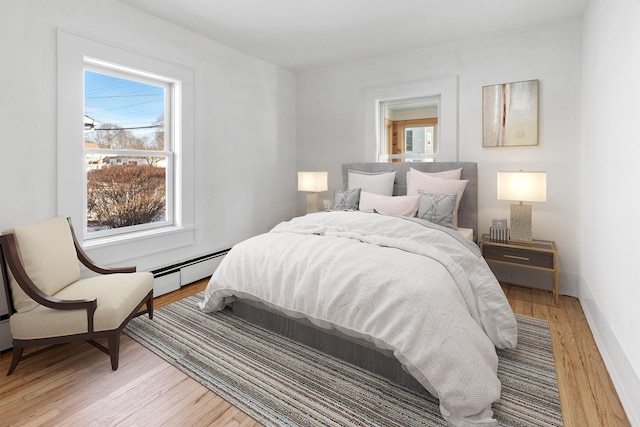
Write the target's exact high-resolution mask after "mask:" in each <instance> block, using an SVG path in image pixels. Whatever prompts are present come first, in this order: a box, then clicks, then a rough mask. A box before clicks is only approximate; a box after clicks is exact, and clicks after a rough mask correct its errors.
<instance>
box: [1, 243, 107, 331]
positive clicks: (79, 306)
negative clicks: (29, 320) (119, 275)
mask: <svg viewBox="0 0 640 427" xmlns="http://www.w3.org/2000/svg"><path fill="white" fill-rule="evenodd" d="M0 244H1V246H2V255H3V257H4V260H5V261H6V263H7V265H8V266H9V269H10V270H11V273H13V277H14V279H15V280H16V282H17V283H18V285H19V286H20V288H22V290H23V291H24V292H25V293H26V294H27V295H28V296H29V298H31V299H32V300H34V301H35V302H37V303H38V304H40V305H44V306H45V307H49V308H52V309H55V310H87V316H88V319H89V325H91V329H90V330H93V313H94V312H95V310H96V307H97V306H98V303H97V301H96V299H95V298H94V299H82V300H62V299H60V298H56V297H53V296H51V295H48V294H45V293H44V292H42V291H41V290H40V288H38V287H37V286H36V285H35V283H33V281H32V280H31V278H29V276H28V275H27V272H26V271H25V269H24V267H23V265H22V262H21V261H20V257H19V255H18V248H17V245H16V240H15V236H14V235H13V234H6V235H2V236H0Z"/></svg>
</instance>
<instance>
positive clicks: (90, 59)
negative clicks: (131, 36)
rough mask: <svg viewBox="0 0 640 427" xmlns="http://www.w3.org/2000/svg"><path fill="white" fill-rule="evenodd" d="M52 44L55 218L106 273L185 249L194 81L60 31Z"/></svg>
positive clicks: (189, 230)
mask: <svg viewBox="0 0 640 427" xmlns="http://www.w3.org/2000/svg"><path fill="white" fill-rule="evenodd" d="M57 43H58V49H57V54H58V70H57V77H58V106H57V107H58V108H57V112H58V158H57V171H58V186H57V200H58V207H57V211H58V213H59V214H61V215H65V216H70V217H71V219H72V221H73V224H74V225H75V227H76V231H78V232H79V231H80V230H79V229H80V227H81V225H82V229H83V232H82V233H78V238H79V240H80V241H81V243H82V245H83V246H84V247H85V249H87V250H88V251H89V253H90V255H92V256H97V257H100V259H102V260H103V262H105V263H107V264H108V263H115V262H121V261H123V260H133V259H134V258H141V257H144V256H147V255H151V254H155V253H158V252H162V251H169V250H175V249H177V248H182V247H185V246H187V245H191V244H193V243H194V241H195V227H194V218H195V212H194V210H195V209H194V175H193V170H194V162H195V157H194V145H195V141H194V71H193V70H192V69H189V68H186V67H184V66H182V65H176V64H173V63H169V62H165V61H163V60H159V59H156V58H152V57H150V56H148V55H144V54H140V53H136V52H135V51H133V50H131V49H129V48H120V47H117V46H114V45H111V44H107V43H102V42H100V41H97V40H95V39H93V38H90V37H84V36H82V35H78V34H75V33H72V32H69V31H67V30H64V29H61V28H59V29H58V37H57ZM80 117H82V126H80ZM132 183H140V185H139V186H134V185H132ZM145 185H146V187H145ZM117 197H120V199H119V200H115V201H114V200H111V199H115V198H117ZM132 201H135V203H134V202H132ZM136 203H137V205H136ZM96 204H98V205H100V206H96ZM131 212H135V215H132V214H131Z"/></svg>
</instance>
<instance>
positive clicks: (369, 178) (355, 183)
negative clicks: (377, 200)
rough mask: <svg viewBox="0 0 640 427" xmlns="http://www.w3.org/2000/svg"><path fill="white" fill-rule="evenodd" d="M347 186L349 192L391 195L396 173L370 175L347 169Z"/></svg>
mask: <svg viewBox="0 0 640 427" xmlns="http://www.w3.org/2000/svg"><path fill="white" fill-rule="evenodd" d="M347 173H348V186H347V188H348V189H349V190H354V189H356V188H360V189H362V191H366V192H367V193H374V194H382V195H383V196H391V195H393V182H394V181H395V179H396V172H395V171H393V172H382V173H377V172H376V173H371V172H362V171H356V170H352V169H349V170H348V171H347Z"/></svg>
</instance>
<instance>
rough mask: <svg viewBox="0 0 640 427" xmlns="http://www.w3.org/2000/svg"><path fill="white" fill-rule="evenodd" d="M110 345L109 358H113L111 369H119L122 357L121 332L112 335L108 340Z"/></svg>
mask: <svg viewBox="0 0 640 427" xmlns="http://www.w3.org/2000/svg"><path fill="white" fill-rule="evenodd" d="M107 342H108V344H109V357H110V358H111V369H113V370H114V371H116V370H117V369H118V359H119V356H120V332H118V333H115V334H113V335H110V336H109V338H107Z"/></svg>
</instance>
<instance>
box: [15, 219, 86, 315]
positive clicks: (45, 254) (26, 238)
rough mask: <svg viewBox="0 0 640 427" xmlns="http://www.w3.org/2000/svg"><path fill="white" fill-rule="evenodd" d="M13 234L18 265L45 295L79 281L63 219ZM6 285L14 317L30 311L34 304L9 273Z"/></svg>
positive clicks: (27, 227) (71, 238) (22, 226)
mask: <svg viewBox="0 0 640 427" xmlns="http://www.w3.org/2000/svg"><path fill="white" fill-rule="evenodd" d="M9 233H13V235H14V237H15V240H16V245H17V248H18V253H19V255H20V260H21V261H22V265H23V267H24V269H25V271H26V273H27V275H28V276H29V278H30V279H31V280H32V281H33V283H34V284H35V285H36V286H37V287H38V288H39V289H40V290H41V291H42V292H44V293H45V294H48V295H54V294H55V293H57V292H58V291H59V290H61V289H62V288H64V287H66V286H67V285H69V284H71V283H73V282H75V281H77V280H79V279H80V267H79V265H78V258H77V254H76V250H75V246H74V243H73V236H72V235H71V228H70V227H69V223H68V221H67V219H66V218H65V217H63V216H57V217H54V218H51V219H47V220H45V221H40V222H36V223H33V224H28V225H21V226H18V227H15V228H14V229H12V230H7V231H6V232H4V233H3V234H9ZM9 285H10V287H11V296H12V300H13V306H14V308H15V310H16V311H17V312H18V313H22V312H25V311H30V310H33V309H34V308H36V307H37V306H38V303H36V302H35V301H33V300H32V299H31V298H29V296H27V294H26V293H25V292H24V291H23V290H22V288H21V287H20V285H19V284H18V283H17V282H16V280H15V279H14V277H13V275H12V274H11V272H9Z"/></svg>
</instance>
